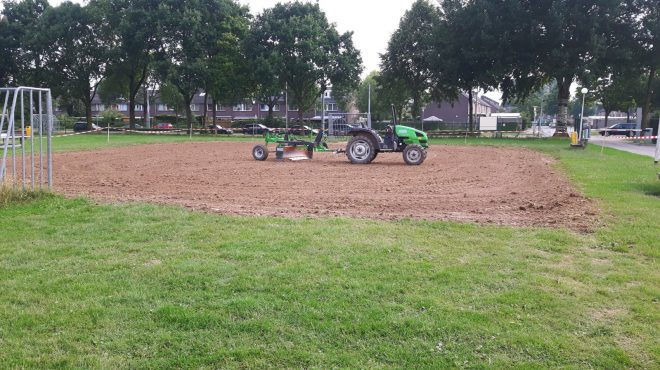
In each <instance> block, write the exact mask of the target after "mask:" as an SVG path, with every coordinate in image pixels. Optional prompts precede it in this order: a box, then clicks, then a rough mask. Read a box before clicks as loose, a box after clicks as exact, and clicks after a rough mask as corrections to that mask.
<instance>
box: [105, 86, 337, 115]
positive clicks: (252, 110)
mask: <svg viewBox="0 0 660 370" xmlns="http://www.w3.org/2000/svg"><path fill="white" fill-rule="evenodd" d="M149 96H150V102H149V107H148V108H149V115H150V116H151V117H152V118H157V117H158V116H174V115H175V114H176V115H179V116H183V115H185V112H184V111H183V109H181V108H179V111H175V109H174V107H172V106H168V105H167V104H166V103H164V102H163V101H162V100H161V98H160V94H159V92H158V91H150V92H149ZM205 98H206V93H205V92H204V91H199V92H198V93H196V94H195V96H194V97H193V100H192V102H191V103H190V110H191V111H192V113H193V115H194V116H204V115H206V117H207V121H210V120H212V119H213V103H212V101H211V99H205ZM319 100H320V98H319ZM324 101H325V110H326V112H327V114H343V113H345V112H344V111H342V110H341V108H340V107H339V104H338V102H337V101H336V100H335V99H334V98H333V97H332V90H327V91H326V92H325V94H324ZM204 104H206V109H204V108H205V107H204ZM285 105H286V101H285V98H284V97H282V98H280V100H279V102H278V104H276V105H275V106H274V109H273V111H274V116H275V118H281V119H283V118H285V117H286V116H287V112H286V111H285ZM109 110H112V111H116V112H119V113H120V114H122V115H124V116H125V117H128V114H129V112H128V102H127V101H125V100H124V99H120V100H118V101H117V102H115V103H112V104H104V103H103V102H101V99H100V98H99V96H98V95H96V96H95V97H94V99H93V100H92V115H93V116H99V115H101V113H103V112H105V111H109ZM320 114H321V112H320V110H318V109H314V110H310V111H308V112H305V114H304V118H305V119H308V120H309V119H312V118H313V117H315V116H318V115H320ZM267 115H268V105H266V104H265V103H262V102H259V101H258V100H248V99H246V100H243V101H242V102H238V103H235V104H216V106H215V116H216V119H218V120H231V121H238V120H253V119H255V120H258V119H263V118H265V117H266V116H267ZM135 117H136V118H143V117H144V105H143V103H136V104H135ZM288 117H289V119H290V120H295V119H297V118H298V108H297V107H296V106H295V105H289V107H288Z"/></svg>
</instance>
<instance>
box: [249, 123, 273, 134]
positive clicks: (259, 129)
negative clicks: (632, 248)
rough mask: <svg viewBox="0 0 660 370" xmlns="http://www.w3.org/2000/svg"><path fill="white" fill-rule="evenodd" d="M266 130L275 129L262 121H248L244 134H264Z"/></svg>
mask: <svg viewBox="0 0 660 370" xmlns="http://www.w3.org/2000/svg"><path fill="white" fill-rule="evenodd" d="M266 132H273V129H271V128H268V127H266V126H264V125H262V124H261V123H248V124H247V125H245V127H243V134H245V135H263V134H264V133H266Z"/></svg>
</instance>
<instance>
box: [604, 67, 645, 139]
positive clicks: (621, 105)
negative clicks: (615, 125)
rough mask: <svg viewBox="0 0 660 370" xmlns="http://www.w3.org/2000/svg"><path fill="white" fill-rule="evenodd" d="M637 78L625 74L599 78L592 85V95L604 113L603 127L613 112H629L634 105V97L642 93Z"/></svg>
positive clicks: (606, 124)
mask: <svg viewBox="0 0 660 370" xmlns="http://www.w3.org/2000/svg"><path fill="white" fill-rule="evenodd" d="M640 82H642V81H641V80H640V78H639V76H630V75H625V74H617V75H610V76H608V77H604V78H600V79H598V81H597V82H596V83H595V84H592V86H593V87H592V89H593V94H594V95H595V97H596V99H598V100H599V101H600V103H601V105H602V106H603V110H604V111H605V126H608V120H609V116H610V114H611V113H612V112H614V111H622V112H623V111H626V112H627V111H629V110H630V108H632V107H634V106H635V105H636V96H639V94H640V93H641V92H642V91H643V89H642V88H641V84H640Z"/></svg>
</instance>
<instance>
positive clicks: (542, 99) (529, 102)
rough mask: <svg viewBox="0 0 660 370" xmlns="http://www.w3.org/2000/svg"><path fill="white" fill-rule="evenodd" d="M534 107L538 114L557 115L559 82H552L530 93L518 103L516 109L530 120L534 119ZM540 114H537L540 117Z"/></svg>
mask: <svg viewBox="0 0 660 370" xmlns="http://www.w3.org/2000/svg"><path fill="white" fill-rule="evenodd" d="M534 107H536V108H537V114H539V115H540V114H541V110H542V111H543V115H556V114H557V84H556V83H554V82H551V83H549V84H547V85H545V86H543V87H542V88H540V89H538V90H536V91H534V92H533V93H530V94H529V95H528V96H527V97H526V98H525V99H524V100H521V101H519V102H517V103H516V105H515V108H514V111H515V112H519V113H521V114H522V115H523V116H524V117H525V118H527V119H528V120H529V121H532V120H533V119H534ZM538 117H539V116H537V118H538Z"/></svg>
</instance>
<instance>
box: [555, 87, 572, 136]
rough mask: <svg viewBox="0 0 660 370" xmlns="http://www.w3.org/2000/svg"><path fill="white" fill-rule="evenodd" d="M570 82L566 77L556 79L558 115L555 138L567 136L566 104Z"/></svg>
mask: <svg viewBox="0 0 660 370" xmlns="http://www.w3.org/2000/svg"><path fill="white" fill-rule="evenodd" d="M571 82H572V80H571V79H569V78H566V77H560V78H557V90H558V93H557V98H558V101H559V103H558V114H557V129H556V130H555V134H554V136H555V137H567V136H568V130H567V126H568V102H569V100H570V98H571Z"/></svg>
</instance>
